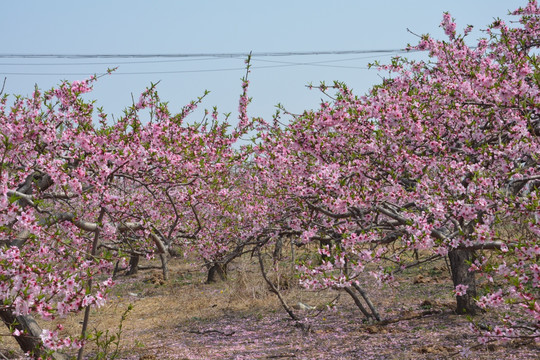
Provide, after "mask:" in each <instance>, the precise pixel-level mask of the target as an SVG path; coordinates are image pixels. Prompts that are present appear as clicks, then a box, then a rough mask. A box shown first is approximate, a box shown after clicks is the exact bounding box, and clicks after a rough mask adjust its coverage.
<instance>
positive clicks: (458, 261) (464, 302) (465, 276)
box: [448, 249, 478, 315]
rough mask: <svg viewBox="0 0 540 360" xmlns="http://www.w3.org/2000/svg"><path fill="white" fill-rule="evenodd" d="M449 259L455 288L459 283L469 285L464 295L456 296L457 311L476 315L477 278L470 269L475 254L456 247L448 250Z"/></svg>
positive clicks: (460, 313)
mask: <svg viewBox="0 0 540 360" xmlns="http://www.w3.org/2000/svg"><path fill="white" fill-rule="evenodd" d="M448 259H449V260H450V269H451V271H452V281H453V283H454V288H455V287H456V286H458V285H466V286H468V288H467V292H466V293H465V294H464V295H459V296H456V298H457V307H456V312H457V313H458V314H459V315H462V314H469V315H474V314H476V312H477V310H478V307H477V306H476V304H475V302H474V297H476V280H475V276H474V272H473V271H469V267H470V262H472V261H473V260H474V254H473V252H472V251H470V250H467V249H455V250H452V251H449V252H448Z"/></svg>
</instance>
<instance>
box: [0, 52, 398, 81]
mask: <svg viewBox="0 0 540 360" xmlns="http://www.w3.org/2000/svg"><path fill="white" fill-rule="evenodd" d="M406 51H407V50H403V49H398V50H350V51H340V52H309V53H308V52H304V53H301V52H294V53H292V52H290V53H283V52H282V53H256V54H255V55H254V54H252V58H253V57H254V56H256V59H254V62H253V63H254V64H255V63H256V62H258V61H261V62H269V63H275V64H279V65H267V66H256V65H254V66H252V69H270V68H284V67H292V66H318V67H331V68H344V69H358V70H366V69H368V67H365V66H345V65H330V63H336V62H345V61H352V60H360V59H367V58H375V57H381V56H391V55H395V54H398V53H402V52H406ZM329 53H332V54H333V55H344V54H345V53H347V54H373V53H377V54H378V55H370V56H362V57H353V58H347V59H337V60H336V59H334V60H325V61H312V62H291V61H279V60H267V59H261V57H267V56H297V55H312V56H313V55H326V54H329ZM268 54H274V55H268ZM277 54H279V55H277ZM285 54H289V55H285ZM16 55H17V54H3V55H2V54H0V58H2V57H6V56H16ZM154 55H155V54H154ZM192 55H193V57H191V56H192ZM194 55H195V54H180V55H179V54H176V55H174V56H184V57H189V58H181V59H176V60H147V61H125V62H114V65H113V64H111V63H110V62H109V63H93V62H92V63H88V62H87V63H75V64H73V63H61V64H63V65H104V66H110V67H115V66H117V65H123V64H145V63H164V62H182V61H202V60H216V59H224V58H231V59H232V58H237V59H243V56H242V55H240V54H237V55H236V56H235V57H233V53H230V54H205V55H206V57H203V58H195V56H194ZM243 55H246V56H247V54H243ZM24 56H25V57H24V58H28V57H32V58H34V57H36V58H37V57H38V56H44V55H39V54H26V55H24ZM47 56H59V57H64V56H82V55H47ZM84 56H89V57H98V56H99V57H101V56H104V55H84ZM105 56H111V58H112V56H113V55H105ZM120 56H125V57H127V56H142V57H146V56H150V55H120ZM156 56H158V55H156ZM161 56H171V57H172V56H173V55H172V54H171V55H166V54H162V55H161ZM2 65H25V66H31V65H38V66H42V65H43V66H47V65H60V64H59V63H54V64H45V63H39V64H13V63H7V64H6V63H4V64H2V63H0V66H2ZM223 71H245V67H233V68H217V69H196V70H164V71H135V72H122V71H114V72H112V73H111V74H112V75H151V74H186V73H205V72H223ZM0 74H1V75H22V76H24V75H29V76H47V75H51V76H90V75H94V74H95V72H91V71H88V72H63V73H49V72H47V73H45V72H0Z"/></svg>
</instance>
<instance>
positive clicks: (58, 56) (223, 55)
mask: <svg viewBox="0 0 540 360" xmlns="http://www.w3.org/2000/svg"><path fill="white" fill-rule="evenodd" d="M407 51H409V50H406V49H371V50H333V51H284V52H252V53H251V56H252V57H270V56H306V55H351V54H376V53H381V54H384V53H401V52H407ZM248 55H250V53H249V52H237V53H177V54H159V53H156V54H9V53H8V54H0V58H3V59H8V58H14V59H15V58H16V59H126V58H130V59H148V58H192V57H221V58H227V57H247V56H248Z"/></svg>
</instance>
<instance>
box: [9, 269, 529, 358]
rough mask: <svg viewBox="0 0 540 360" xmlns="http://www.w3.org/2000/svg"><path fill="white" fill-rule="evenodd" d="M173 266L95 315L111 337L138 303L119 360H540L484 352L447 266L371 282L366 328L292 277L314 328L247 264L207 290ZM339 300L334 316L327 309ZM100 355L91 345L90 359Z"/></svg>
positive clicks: (293, 291) (513, 345)
mask: <svg viewBox="0 0 540 360" xmlns="http://www.w3.org/2000/svg"><path fill="white" fill-rule="evenodd" d="M171 266H172V267H171V276H170V280H169V281H167V282H164V281H163V280H162V279H161V277H160V275H159V273H157V272H153V273H151V272H141V273H139V274H138V275H136V276H134V277H131V278H126V277H121V278H119V279H118V280H117V283H118V286H117V288H116V289H115V290H114V292H113V294H112V296H111V298H112V299H111V301H110V302H109V303H108V304H107V305H106V306H104V307H103V308H101V309H97V310H95V311H93V314H92V317H91V324H90V328H91V329H94V328H95V329H98V330H106V329H109V330H110V333H115V332H116V331H117V329H118V324H119V319H120V316H121V314H122V313H123V312H124V311H125V309H126V308H127V306H128V304H130V303H131V304H133V305H134V309H133V311H132V312H131V313H130V314H129V316H128V318H127V320H126V321H125V322H124V324H123V333H122V342H121V349H120V350H121V352H120V358H121V359H126V360H127V359H129V360H139V359H141V360H152V359H448V358H454V359H462V358H464V357H463V356H462V353H463V352H467V351H468V352H469V358H470V359H537V358H540V348H539V347H538V345H535V344H531V343H525V342H518V341H516V342H510V343H506V344H500V343H492V344H489V345H487V346H479V345H478V342H477V340H476V338H475V337H474V336H472V335H471V332H470V330H468V320H467V319H466V318H465V317H463V316H456V315H455V314H454V313H453V311H452V306H453V299H452V297H451V289H452V286H451V283H450V280H449V275H448V273H447V270H446V269H445V266H444V262H442V261H440V262H438V263H434V264H431V265H430V268H429V269H421V270H416V271H421V273H420V272H418V273H409V274H404V275H403V277H404V279H406V280H402V281H399V282H398V284H399V285H397V286H385V287H376V286H373V287H368V286H366V289H367V290H368V292H369V294H370V297H371V299H372V301H373V302H374V303H375V305H376V306H377V308H378V310H379V311H380V313H381V315H382V316H383V318H384V319H386V320H387V321H386V325H377V324H370V323H366V322H364V321H363V318H362V314H361V313H360V311H358V309H357V308H355V306H354V304H353V302H352V300H351V299H350V298H349V297H348V295H347V294H345V293H341V294H340V293H338V292H336V291H325V292H306V291H304V290H302V289H300V288H298V287H297V286H294V282H295V280H294V278H292V277H291V276H290V275H288V274H287V272H286V271H285V272H283V273H282V274H279V276H277V275H275V274H274V275H275V279H278V278H279V279H280V285H281V286H282V287H283V288H285V290H283V294H284V295H285V298H286V300H287V302H288V303H289V304H291V305H293V306H294V305H297V304H299V303H301V304H307V305H310V306H312V307H313V309H312V310H299V309H297V310H296V311H297V313H298V315H300V316H301V317H302V318H303V319H304V320H303V322H304V323H305V324H307V325H309V331H305V329H302V328H300V327H298V326H297V324H295V322H293V321H291V320H290V319H289V318H288V316H287V314H286V313H285V312H284V311H283V310H282V308H281V307H280V306H279V304H278V302H277V299H276V296H275V295H274V294H272V293H270V292H269V291H268V289H267V288H266V286H265V284H264V283H263V280H262V279H261V278H260V275H258V274H257V272H256V270H255V268H254V266H253V264H252V263H251V262H250V261H249V259H244V260H242V261H239V262H237V263H236V264H235V265H234V268H233V269H231V273H230V279H229V280H228V281H227V282H222V283H218V284H204V283H203V281H204V275H205V274H204V273H203V272H201V271H199V269H198V268H197V267H195V265H191V264H189V263H188V262H185V261H180V260H173V261H171ZM276 281H277V280H276ZM337 296H339V298H338V301H337V310H330V309H328V308H327V307H326V306H325V305H326V304H328V303H329V302H330V301H332V300H333V299H335V298H336V297H337ZM65 320H67V323H66V321H64V323H65V324H66V326H65V327H66V333H71V334H76V333H77V332H78V331H79V328H80V325H79V322H80V320H81V317H80V316H77V317H73V318H69V319H65ZM475 320H477V321H482V319H481V318H476V319H475ZM41 323H42V325H43V326H44V327H45V326H47V325H51V326H52V325H53V324H47V323H44V322H41ZM0 339H1V341H0V353H3V354H4V356H5V357H8V358H17V357H20V352H18V350H17V349H16V345H14V344H13V342H12V340H11V339H9V338H6V337H2V338H0ZM468 349H470V350H468ZM95 351H96V348H95V346H93V345H92V344H90V345H89V346H88V350H87V353H88V357H87V358H92V357H91V355H92V354H95ZM0 358H1V356H0Z"/></svg>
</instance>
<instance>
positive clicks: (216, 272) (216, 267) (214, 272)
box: [206, 263, 227, 284]
mask: <svg viewBox="0 0 540 360" xmlns="http://www.w3.org/2000/svg"><path fill="white" fill-rule="evenodd" d="M220 280H221V281H225V280H227V265H223V264H219V263H214V264H212V265H211V266H210V269H208V278H207V279H206V282H207V283H208V284H210V283H215V282H218V281H220Z"/></svg>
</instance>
